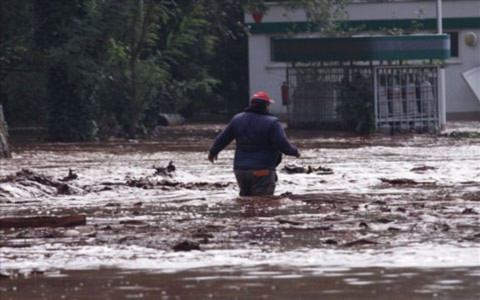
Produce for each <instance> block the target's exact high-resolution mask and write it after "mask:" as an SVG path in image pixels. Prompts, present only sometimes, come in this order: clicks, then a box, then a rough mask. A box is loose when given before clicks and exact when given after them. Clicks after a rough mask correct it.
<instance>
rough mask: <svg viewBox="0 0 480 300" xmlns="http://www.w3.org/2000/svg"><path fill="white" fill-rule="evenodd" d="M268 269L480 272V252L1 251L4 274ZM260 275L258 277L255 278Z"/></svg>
mask: <svg viewBox="0 0 480 300" xmlns="http://www.w3.org/2000/svg"><path fill="white" fill-rule="evenodd" d="M259 265H270V266H277V267H292V268H295V269H296V270H300V271H301V270H302V269H304V268H305V269H308V270H309V272H312V271H314V272H316V273H320V272H322V271H323V270H331V269H332V268H334V269H335V268H367V267H385V268H386V267H388V268H408V267H412V268H451V267H480V252H479V249H478V248H475V247H464V246H461V245H435V244H417V245H409V246H408V247H398V248H393V249H389V250H373V249H369V250H364V251H361V250H357V251H352V250H332V249H300V250H295V251H286V252H275V251H271V252H266V251H263V250H262V249H259V248H258V249H245V250H208V251H191V252H166V251H161V250H156V249H152V248H145V247H139V246H116V247H115V246H108V245H105V246H84V247H67V246H64V245H62V244H44V245H38V246H32V247H29V248H8V247H3V248H0V271H1V272H6V271H8V270H19V271H24V272H29V271H31V270H41V271H46V270H52V269H72V270H78V269H95V268H100V267H104V268H123V269H146V270H158V271H167V272H168V271H170V272H171V271H180V270H188V269H196V268H211V267H225V266H228V267H232V268H235V267H241V268H245V267H253V266H259ZM257 276H259V274H257Z"/></svg>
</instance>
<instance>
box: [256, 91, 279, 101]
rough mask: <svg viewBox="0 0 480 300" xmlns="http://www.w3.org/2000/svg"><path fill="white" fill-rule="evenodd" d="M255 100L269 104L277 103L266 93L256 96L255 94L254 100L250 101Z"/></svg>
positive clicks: (259, 93) (257, 93)
mask: <svg viewBox="0 0 480 300" xmlns="http://www.w3.org/2000/svg"><path fill="white" fill-rule="evenodd" d="M253 99H259V100H264V101H267V102H268V103H275V101H274V100H273V99H272V98H270V96H268V94H267V93H265V92H256V93H255V94H253V96H252V98H250V101H251V100H253Z"/></svg>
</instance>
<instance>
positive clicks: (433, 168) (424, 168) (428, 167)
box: [410, 166, 437, 172]
mask: <svg viewBox="0 0 480 300" xmlns="http://www.w3.org/2000/svg"><path fill="white" fill-rule="evenodd" d="M436 169H437V168H435V167H430V166H421V167H416V168H413V169H411V170H410V171H412V172H425V171H429V170H436Z"/></svg>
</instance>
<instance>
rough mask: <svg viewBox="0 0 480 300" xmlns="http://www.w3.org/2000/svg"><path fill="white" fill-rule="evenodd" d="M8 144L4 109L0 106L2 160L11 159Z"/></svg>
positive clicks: (0, 152) (0, 149) (0, 148)
mask: <svg viewBox="0 0 480 300" xmlns="http://www.w3.org/2000/svg"><path fill="white" fill-rule="evenodd" d="M10 157H11V156H10V152H9V151H8V142H7V128H6V123H5V119H4V117H3V108H2V106H1V105H0V158H10Z"/></svg>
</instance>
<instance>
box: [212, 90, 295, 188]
mask: <svg viewBox="0 0 480 300" xmlns="http://www.w3.org/2000/svg"><path fill="white" fill-rule="evenodd" d="M270 103H275V101H273V99H271V98H270V97H269V96H268V95H267V94H266V93H264V92H257V93H255V94H253V96H252V98H251V99H250V106H249V107H247V109H245V111H244V112H242V113H239V114H237V115H235V116H234V117H233V118H232V120H231V121H230V123H229V124H228V125H227V127H226V128H225V129H224V130H223V131H222V132H221V133H220V134H219V135H218V136H217V138H216V139H215V142H214V143H213V146H212V148H210V152H209V154H208V160H210V161H211V162H212V163H213V162H214V161H215V160H216V159H217V156H218V153H220V151H222V150H223V149H224V148H225V147H226V146H228V144H230V142H231V141H232V140H233V139H235V140H236V149H235V160H234V163H233V169H234V172H235V177H236V178H237V182H238V186H239V187H240V196H258V195H273V193H274V192H275V182H276V181H277V174H276V172H275V168H276V167H277V166H278V165H279V164H280V162H281V161H282V153H283V154H285V155H291V156H296V157H300V153H299V152H298V149H297V148H296V147H294V146H292V145H291V144H290V142H289V141H288V139H287V137H286V135H285V131H284V130H283V128H282V126H281V125H280V122H279V121H278V119H277V118H276V117H275V116H273V115H272V114H270V113H269V112H268V109H269V105H270Z"/></svg>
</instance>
